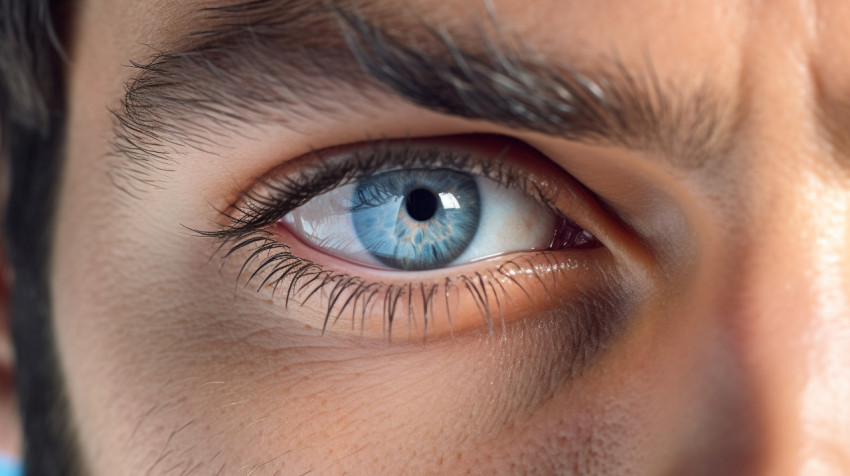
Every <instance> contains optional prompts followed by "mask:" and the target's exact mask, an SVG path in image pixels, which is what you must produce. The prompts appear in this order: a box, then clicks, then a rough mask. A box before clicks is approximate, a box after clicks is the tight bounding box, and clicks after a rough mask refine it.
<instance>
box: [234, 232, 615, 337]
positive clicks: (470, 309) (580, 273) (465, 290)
mask: <svg viewBox="0 0 850 476" xmlns="http://www.w3.org/2000/svg"><path fill="white" fill-rule="evenodd" d="M274 234H275V235H276V236H275V238H274V239H275V240H276V241H279V242H281V243H287V245H286V246H287V248H288V250H289V252H291V254H292V255H294V256H296V257H298V258H297V259H301V260H304V262H309V263H312V264H313V265H314V266H316V268H315V269H314V270H313V271H311V272H310V273H308V274H305V275H303V276H302V277H301V278H295V279H297V280H300V281H301V282H296V283H295V284H294V291H295V292H293V293H292V294H291V295H290V296H289V300H290V301H291V302H292V303H295V304H297V309H298V311H297V312H295V313H287V318H290V319H296V320H298V321H300V322H302V323H303V324H305V325H308V326H310V327H314V328H317V329H324V331H325V332H330V333H333V334H334V335H352V336H360V337H362V338H366V339H368V340H384V339H390V340H392V341H393V342H398V341H407V340H413V341H421V340H423V339H426V338H427V339H431V340H433V339H441V338H447V337H451V336H453V335H457V334H460V333H463V332H466V331H472V330H475V329H485V330H493V329H500V328H502V327H507V326H510V325H512V323H514V322H516V321H518V320H521V319H526V318H529V317H532V316H533V315H538V314H543V313H545V312H547V311H551V310H552V309H553V308H558V307H562V304H563V303H567V302H573V301H575V300H576V299H577V297H578V296H585V297H586V296H587V295H592V294H594V293H595V292H596V291H595V290H598V289H601V287H605V286H610V285H611V283H608V282H607V281H606V279H607V277H610V276H612V275H613V274H615V273H613V272H612V270H613V267H614V262H613V259H612V256H611V255H610V253H609V252H608V251H607V250H606V249H605V248H603V247H599V248H593V249H580V250H579V249H577V250H562V251H557V252H532V253H517V254H513V255H506V256H500V257H497V258H491V259H487V260H483V261H479V262H476V263H471V264H469V265H465V266H459V267H455V268H448V269H441V270H433V271H424V272H422V271H420V272H398V271H383V270H379V269H372V268H367V267H365V266H360V265H356V264H353V263H350V262H347V261H344V260H341V259H338V258H334V257H332V256H328V255H326V254H323V253H321V252H318V251H316V250H314V249H312V248H311V247H310V246H309V245H306V244H303V243H300V242H299V240H298V239H297V238H296V237H295V236H293V235H292V234H291V233H289V232H288V231H287V230H286V228H284V227H278V228H276V229H275V231H274ZM267 269H268V272H269V273H274V271H273V269H274V268H273V267H269V268H267ZM265 278H266V276H264V275H260V276H258V277H257V278H255V281H256V280H259V281H256V282H261V281H262V280H263V279H265ZM275 279H277V278H274V279H273V280H272V281H271V282H270V283H267V286H265V288H266V290H265V291H263V290H261V292H268V290H271V292H272V293H273V294H274V295H275V296H274V298H273V301H274V302H276V303H278V304H279V305H282V306H281V307H287V306H286V304H287V303H286V302H284V301H286V300H287V296H286V294H287V292H288V290H289V288H290V284H292V279H293V277H292V276H291V275H290V276H288V277H284V279H282V280H280V282H279V283H276V282H275ZM249 288H250V286H249ZM288 307H289V308H290V309H292V308H293V307H294V306H292V305H291V304H290V305H289V306H288Z"/></svg>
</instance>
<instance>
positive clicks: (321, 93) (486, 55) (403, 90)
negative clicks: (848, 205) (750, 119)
mask: <svg viewBox="0 0 850 476" xmlns="http://www.w3.org/2000/svg"><path fill="white" fill-rule="evenodd" d="M373 3H374V2H373ZM373 3H370V2H360V3H358V4H357V7H356V8H350V7H348V8H346V7H342V6H339V5H333V4H331V3H330V2H325V1H310V0H306V1H305V0H283V1H274V0H249V1H246V2H242V3H236V4H228V5H224V6H218V7H212V8H204V9H201V10H200V11H198V12H196V13H195V17H194V18H193V21H191V22H189V23H191V24H193V25H197V26H196V27H195V30H194V31H192V32H189V33H188V34H185V35H184V36H183V37H182V38H180V39H178V40H176V41H175V42H173V43H172V44H171V45H170V46H169V48H168V49H163V50H162V51H158V52H157V53H155V54H154V55H153V56H152V57H151V58H150V59H148V60H147V61H145V62H143V63H135V62H134V63H132V67H134V68H136V69H137V73H136V75H135V76H134V77H133V78H132V79H131V80H130V81H129V82H128V84H127V86H126V91H125V95H124V98H123V99H122V102H121V106H120V107H119V108H118V109H117V110H115V111H114V115H115V128H114V129H115V133H114V139H113V141H112V146H113V151H114V153H115V155H116V156H119V157H121V158H122V159H129V160H122V161H121V166H119V167H117V168H116V169H115V172H114V173H113V181H114V182H115V183H116V185H117V186H118V187H119V188H121V189H123V190H125V191H128V192H130V193H131V194H134V193H135V192H138V191H140V190H142V189H144V188H145V187H146V186H157V185H158V184H159V183H160V180H161V176H162V172H164V171H168V170H170V169H171V168H173V166H174V164H175V159H174V156H175V155H176V154H175V153H176V152H179V151H180V150H181V149H182V148H183V147H187V146H188V147H194V148H198V149H201V150H205V151H208V152H212V153H215V149H216V147H217V144H215V143H214V142H213V141H212V140H211V139H210V138H209V137H210V136H211V135H212V136H215V135H217V134H221V133H226V132H231V133H233V132H235V133H238V132H239V130H240V127H243V126H244V125H246V124H252V123H258V122H263V121H269V120H274V121H278V122H280V123H282V124H284V125H290V126H291V127H297V121H299V120H303V119H305V118H309V117H310V116H311V115H312V114H319V115H322V114H333V112H334V111H337V110H339V108H341V107H347V106H346V104H348V103H350V102H352V101H350V99H351V97H352V96H354V95H358V96H363V95H365V96H366V97H367V98H368V97H369V96H370V95H373V94H383V95H390V96H395V97H399V98H401V99H403V100H405V101H408V102H410V103H413V104H416V105H418V106H421V107H424V108H426V109H430V110H433V111H437V112H440V113H445V114H449V115H453V116H460V117H464V118H469V119H476V120H484V121H489V122H492V123H496V124H500V125H505V126H508V127H512V128H516V129H522V130H526V131H535V132H541V133H543V134H547V135H551V136H557V137H562V138H564V139H567V140H573V141H579V142H587V143H592V144H598V145H609V146H616V147H622V148H627V149H632V150H638V151H645V152H651V153H654V154H657V155H659V156H662V157H664V158H665V159H666V160H668V161H671V162H673V163H675V164H676V165H680V166H685V167H698V166H700V165H702V164H703V163H705V161H706V159H707V158H710V157H713V156H717V155H719V154H724V153H726V151H727V150H728V148H729V144H730V140H731V139H730V135H731V133H730V132H731V130H732V128H733V124H734V122H735V121H734V120H733V111H734V108H732V107H729V106H728V103H729V102H728V101H726V102H724V101H721V100H720V99H719V98H720V97H721V96H720V94H718V93H717V92H716V91H714V90H713V89H711V88H710V87H709V85H708V84H707V83H706V84H704V85H703V86H701V87H699V88H697V89H696V90H695V91H688V92H685V91H682V90H680V89H679V88H677V87H676V85H675V84H674V83H673V82H664V83H662V81H661V80H660V79H659V78H658V76H657V75H656V74H655V72H654V70H653V68H652V63H651V61H650V60H649V59H648V57H647V60H646V61H645V63H644V64H645V67H644V68H641V69H642V71H634V70H629V69H628V68H626V66H624V64H623V63H622V62H621V61H620V60H619V59H618V58H617V57H616V56H615V55H602V54H599V53H595V54H594V55H586V58H584V59H583V60H582V63H583V64H586V65H590V66H585V67H583V68H579V67H578V66H577V65H569V66H557V65H553V64H552V62H551V60H549V61H547V60H544V59H543V57H542V56H541V55H539V54H536V53H535V52H534V51H533V50H531V49H530V48H527V47H526V46H525V45H522V41H521V39H516V38H506V37H505V36H504V35H502V34H501V29H500V27H499V25H498V21H497V20H496V19H495V15H494V16H492V17H491V24H482V23H480V22H479V23H476V24H474V25H472V26H473V27H474V28H472V29H471V31H474V32H475V34H472V35H470V34H465V35H463V38H462V39H461V38H459V37H458V36H459V35H454V36H453V35H451V34H449V33H448V31H449V30H448V28H442V27H441V28H434V27H431V26H429V24H428V22H427V20H425V19H422V18H419V17H414V16H412V15H410V14H408V15H405V14H403V13H399V12H397V11H392V10H388V9H386V8H383V9H382V8H380V5H377V4H374V5H373ZM384 25H389V26H384ZM724 105H727V107H724Z"/></svg>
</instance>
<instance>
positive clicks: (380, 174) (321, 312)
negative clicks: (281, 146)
mask: <svg viewBox="0 0 850 476" xmlns="http://www.w3.org/2000/svg"><path fill="white" fill-rule="evenodd" d="M223 213H224V217H225V218H226V220H227V224H226V225H224V226H223V228H222V229H220V230H217V231H212V232H206V233H203V232H202V233H203V234H204V235H206V236H210V237H214V238H216V240H217V242H218V244H217V245H216V249H218V250H223V251H222V252H223V253H224V257H225V259H228V258H230V257H241V258H242V259H244V262H243V264H242V265H241V266H239V267H238V268H237V269H235V270H234V272H237V273H238V274H237V279H241V280H243V282H244V285H245V286H248V285H252V287H254V289H255V290H256V291H257V292H261V291H262V290H264V289H268V290H270V294H271V297H272V299H271V300H270V301H269V302H271V303H276V302H281V303H282V304H283V305H282V306H281V308H280V309H281V313H282V317H285V318H286V319H290V320H295V321H300V322H303V323H304V324H306V325H307V326H308V327H309V328H315V327H318V328H321V329H322V332H325V331H328V330H332V331H333V332H334V333H341V334H347V333H351V332H354V333H355V334H359V335H360V336H361V337H363V336H368V337H374V338H378V337H379V336H383V337H385V338H388V339H389V340H398V339H399V337H394V336H399V335H402V336H403V335H407V338H408V339H413V338H416V337H417V336H418V337H420V338H423V339H424V338H425V337H426V336H427V337H429V338H434V337H442V336H447V337H448V336H451V335H454V334H455V333H456V332H459V331H466V330H473V329H480V328H482V327H483V328H485V329H489V330H490V331H493V329H494V328H495V327H496V326H500V327H503V328H505V326H507V325H508V323H510V322H513V321H519V320H523V319H533V318H540V319H549V318H547V317H545V316H553V315H557V314H559V313H560V314H562V313H563V312H565V310H566V312H568V313H569V314H570V316H569V318H568V320H567V321H565V322H566V323H569V326H575V328H576V329H581V332H587V333H591V334H592V333H594V332H597V331H598V326H606V325H607V324H606V322H607V320H608V319H609V317H606V316H608V315H609V314H610V315H611V316H615V315H616V313H617V312H618V311H616V310H617V309H619V307H618V306H619V304H618V303H620V301H621V300H622V298H623V297H622V296H624V295H621V294H620V291H619V290H618V288H617V287H616V286H614V285H612V283H613V282H614V281H613V280H614V278H616V277H617V276H618V274H617V273H618V270H619V268H618V264H617V262H616V260H615V259H614V255H613V254H612V253H611V252H609V250H608V248H607V247H606V246H604V245H603V243H606V242H608V241H610V242H612V243H614V244H615V245H616V244H617V243H618V240H620V238H618V236H621V234H620V232H619V231H618V230H619V225H618V224H617V222H616V221H615V220H614V219H613V218H612V217H611V216H609V215H608V214H607V212H606V211H605V210H604V209H603V208H602V206H601V205H600V204H599V203H597V202H596V200H595V198H594V196H593V195H592V194H591V193H590V192H589V191H588V190H586V189H584V188H583V187H582V186H581V185H580V184H579V183H578V182H577V181H576V180H575V179H573V178H572V177H571V176H569V174H567V173H566V172H565V171H564V170H563V169H562V168H560V167H558V166H557V165H555V164H554V163H552V162H551V161H549V160H548V159H547V158H546V157H545V156H543V155H542V154H540V153H539V152H537V151H536V150H535V149H533V148H531V147H530V146H528V145H526V144H525V143H522V142H519V141H516V140H514V139H510V138H506V137H503V136H491V135H468V136H454V137H434V138H427V139H399V140H394V141H382V142H374V143H359V144H350V145H344V146H339V147H333V148H327V149H323V150H320V151H318V152H314V153H311V154H308V155H305V156H302V157H298V158H294V159H291V160H289V161H287V162H285V163H284V164H283V165H281V166H280V167H278V168H277V169H274V170H272V171H270V172H269V173H268V174H267V176H266V177H264V178H262V179H261V180H259V181H258V182H257V183H255V184H253V185H252V186H251V187H250V188H249V189H248V190H247V191H244V192H242V194H241V196H240V198H239V199H238V201H237V202H236V203H234V204H232V205H231V206H230V207H229V208H228V209H226V210H225V211H224V212H223ZM588 225H589V227H588ZM599 232H601V235H600V234H598V233H599ZM598 238H599V239H598ZM615 311H616V312H615ZM535 316H537V317H535ZM610 319H615V317H610ZM615 320H616V319H615ZM559 322H560V321H559ZM343 323H348V325H342V324H343ZM564 325H567V324H564ZM612 328H613V326H612ZM575 337H576V338H583V337H582V336H575ZM591 341H593V340H592V339H591Z"/></svg>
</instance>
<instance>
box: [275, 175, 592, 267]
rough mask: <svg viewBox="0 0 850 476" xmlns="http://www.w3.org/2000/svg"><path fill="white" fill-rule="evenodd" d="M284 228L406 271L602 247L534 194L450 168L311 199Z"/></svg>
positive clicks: (356, 258) (361, 183) (347, 254)
mask: <svg viewBox="0 0 850 476" xmlns="http://www.w3.org/2000/svg"><path fill="white" fill-rule="evenodd" d="M281 222H282V223H283V224H284V225H285V226H287V227H288V228H289V229H290V230H291V231H292V232H293V233H294V234H295V235H296V236H298V237H299V238H301V239H302V240H304V242H306V243H307V244H309V245H311V246H313V247H315V248H318V249H320V250H322V251H325V252H327V253H329V254H332V255H335V256H338V257H340V258H343V259H347V260H349V261H353V262H355V263H359V264H363V265H367V266H374V267H386V268H390V269H399V270H406V271H419V270H430V269H437V268H442V267H445V266H453V265H461V264H465V263H469V262H472V261H476V260H479V259H483V258H489V257H494V256H499V255H502V254H506V253H511V252H518V251H534V250H559V249H563V248H567V247H569V248H581V247H591V246H594V245H597V244H598V242H597V241H596V239H595V238H594V237H593V236H592V235H591V234H590V233H588V232H587V231H585V230H583V229H581V228H579V227H578V226H577V225H575V224H574V223H572V222H571V221H569V220H567V219H565V218H563V217H560V216H558V214H557V213H556V212H554V211H553V210H552V209H551V208H550V207H548V206H546V205H545V204H543V203H541V202H540V201H539V200H537V199H535V198H534V197H532V196H531V195H529V194H528V193H526V192H524V191H522V190H519V189H517V188H512V187H511V186H507V185H502V184H499V183H497V182H495V181H494V180H492V179H490V178H487V177H485V176H481V175H475V174H472V173H468V172H464V171H460V170H452V169H447V168H432V169H428V168H416V169H399V170H392V171H388V172H382V173H378V174H376V175H373V176H370V177H365V178H362V179H360V180H357V181H356V182H355V183H352V184H349V185H345V186H342V187H339V188H337V189H335V190H332V191H330V192H327V193H324V194H322V195H320V196H318V197H316V198H314V199H312V200H310V201H309V202H307V203H306V204H304V205H302V206H300V207H298V208H296V209H295V210H293V211H292V212H290V213H288V214H287V215H286V216H285V217H284V218H283V220H281Z"/></svg>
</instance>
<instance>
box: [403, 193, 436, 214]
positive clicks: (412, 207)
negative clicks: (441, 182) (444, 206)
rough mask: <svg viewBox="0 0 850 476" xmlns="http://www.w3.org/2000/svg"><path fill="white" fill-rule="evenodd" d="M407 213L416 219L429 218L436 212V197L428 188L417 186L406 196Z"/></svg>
mask: <svg viewBox="0 0 850 476" xmlns="http://www.w3.org/2000/svg"><path fill="white" fill-rule="evenodd" d="M406 208H407V214H408V215H410V218H413V219H414V220H416V221H427V220H430V219H431V218H432V217H433V216H434V214H435V213H437V197H436V196H435V195H434V193H433V192H431V191H430V190H425V189H424V188H417V189H416V190H414V191H412V192H410V194H409V195H408V196H407V204H406Z"/></svg>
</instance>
